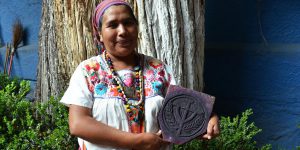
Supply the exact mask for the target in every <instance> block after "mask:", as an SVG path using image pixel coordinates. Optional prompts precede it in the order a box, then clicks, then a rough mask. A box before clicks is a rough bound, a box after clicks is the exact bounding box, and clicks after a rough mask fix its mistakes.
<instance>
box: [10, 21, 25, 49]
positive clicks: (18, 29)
mask: <svg viewBox="0 0 300 150" xmlns="http://www.w3.org/2000/svg"><path fill="white" fill-rule="evenodd" d="M22 40H23V26H22V24H21V21H20V20H19V19H17V20H16V21H15V23H14V26H13V41H12V45H13V48H14V50H16V49H17V48H18V45H19V44H20V43H21V42H22Z"/></svg>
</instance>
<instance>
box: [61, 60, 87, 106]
mask: <svg viewBox="0 0 300 150" xmlns="http://www.w3.org/2000/svg"><path fill="white" fill-rule="evenodd" d="M60 102H61V103H63V104H65V105H67V106H68V105H70V104H73V105H78V106H83V107H88V108H92V106H93V95H92V93H91V92H90V91H89V89H88V84H87V82H86V77H85V75H84V70H83V69H82V64H80V65H79V66H78V67H77V68H76V70H75V72H74V73H73V75H72V77H71V80H70V84H69V87H68V89H67V91H66V92H65V93H64V95H63V97H62V99H61V100H60Z"/></svg>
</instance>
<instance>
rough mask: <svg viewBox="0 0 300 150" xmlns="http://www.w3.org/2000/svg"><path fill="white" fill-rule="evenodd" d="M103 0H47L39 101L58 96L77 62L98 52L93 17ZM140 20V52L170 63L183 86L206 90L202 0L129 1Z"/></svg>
mask: <svg viewBox="0 0 300 150" xmlns="http://www.w3.org/2000/svg"><path fill="white" fill-rule="evenodd" d="M98 2H99V0H43V10H42V13H43V14H42V19H41V28H40V34H39V41H40V45H39V64H38V73H37V76H38V79H37V80H38V81H37V86H36V98H37V100H41V101H45V100H47V99H48V97H49V96H57V95H59V94H60V93H62V92H63V91H64V90H65V89H66V87H67V86H68V83H69V79H70V77H71V75H72V73H73V71H74V70H75V68H76V66H77V65H78V64H79V63H80V62H81V61H82V60H84V59H86V58H89V57H90V56H93V55H95V54H96V52H97V51H96V48H95V46H94V44H93V38H92V28H91V17H92V13H93V9H94V7H95V5H96V4H97V3H98ZM128 2H129V3H130V4H132V7H133V9H134V12H135V14H136V16H137V19H138V20H139V31H140V32H139V39H138V40H139V47H138V51H139V52H141V53H144V54H147V55H150V56H154V57H156V58H159V59H161V60H163V61H164V62H166V63H167V64H168V65H170V66H171V68H172V70H173V72H174V76H175V78H176V81H177V83H178V84H179V85H182V86H185V87H188V88H192V89H195V90H202V87H203V78H202V76H203V62H204V1H202V0H201V1H186V0H168V1H165V0H155V1H152V0H128Z"/></svg>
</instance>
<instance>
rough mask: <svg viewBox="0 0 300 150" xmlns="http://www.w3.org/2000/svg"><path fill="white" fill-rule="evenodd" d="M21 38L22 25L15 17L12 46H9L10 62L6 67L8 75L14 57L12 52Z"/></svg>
mask: <svg viewBox="0 0 300 150" xmlns="http://www.w3.org/2000/svg"><path fill="white" fill-rule="evenodd" d="M22 40H23V26H22V24H21V21H20V20H19V19H17V20H16V21H15V23H14V25H13V40H12V48H11V55H10V63H9V68H8V75H10V72H11V68H12V62H13V58H14V53H15V51H16V50H17V48H18V45H19V44H20V43H21V42H22Z"/></svg>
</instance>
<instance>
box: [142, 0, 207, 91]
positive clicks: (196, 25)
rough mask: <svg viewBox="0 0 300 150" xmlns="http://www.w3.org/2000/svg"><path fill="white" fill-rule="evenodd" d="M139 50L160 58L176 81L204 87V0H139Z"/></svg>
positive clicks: (194, 86) (193, 87) (190, 85)
mask: <svg viewBox="0 0 300 150" xmlns="http://www.w3.org/2000/svg"><path fill="white" fill-rule="evenodd" d="M137 7H138V20H139V29H140V35H139V37H140V39H139V43H140V45H139V51H141V52H142V53H144V54H147V55H151V56H154V57H157V58H159V59H160V60H163V61H164V62H166V63H167V64H169V65H170V66H171V68H172V70H173V73H174V76H175V79H176V81H177V83H178V84H179V85H182V86H184V87H188V88H191V89H194V90H198V91H201V90H202V89H203V64H204V0H195V1H187V0H168V1H165V0H156V1H152V0H138V1H137Z"/></svg>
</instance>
